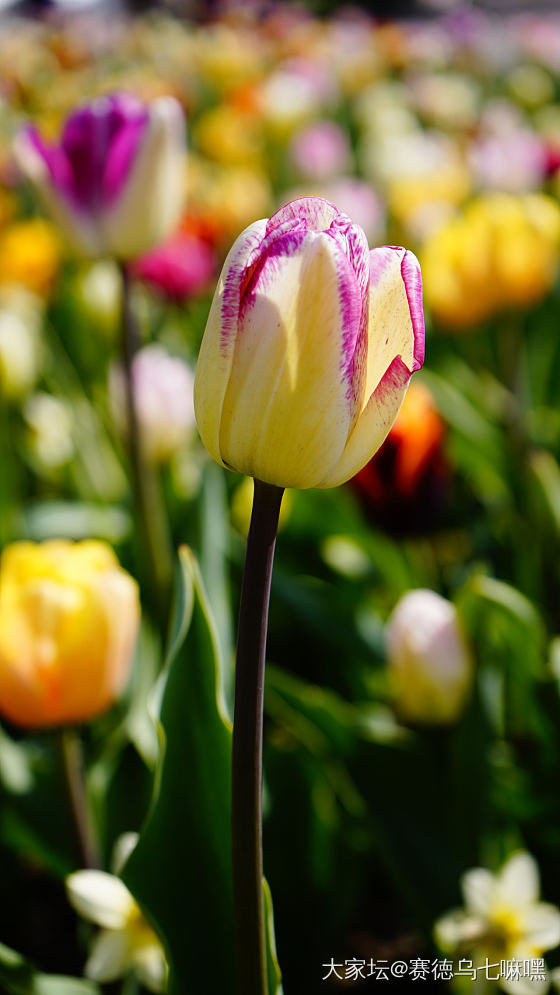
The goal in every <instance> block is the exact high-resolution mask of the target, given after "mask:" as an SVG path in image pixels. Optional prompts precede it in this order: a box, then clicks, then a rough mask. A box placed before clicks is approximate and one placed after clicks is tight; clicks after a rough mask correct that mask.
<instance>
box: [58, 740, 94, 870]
mask: <svg viewBox="0 0 560 995" xmlns="http://www.w3.org/2000/svg"><path fill="white" fill-rule="evenodd" d="M59 744H60V754H61V757H62V769H63V772H64V780H65V783H66V791H67V794H68V802H69V805H70V811H71V813H72V819H73V821H74V826H75V829H76V836H77V839H78V845H79V848H80V856H81V861H82V866H83V867H87V868H100V867H101V866H102V863H101V857H100V854H99V847H98V844H97V839H96V836H95V831H94V828H93V821H92V818H91V813H90V810H89V805H88V800H87V794H86V785H85V775H84V756H83V749H82V741H81V738H80V734H79V732H78V730H77V729H72V728H69V727H65V728H63V729H61V730H60V733H59Z"/></svg>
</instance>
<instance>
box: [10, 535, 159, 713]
mask: <svg viewBox="0 0 560 995" xmlns="http://www.w3.org/2000/svg"><path fill="white" fill-rule="evenodd" d="M139 618H140V606H139V598H138V588H137V585H136V583H135V581H134V580H133V579H132V577H130V576H129V575H128V574H127V573H126V572H125V571H124V570H122V569H121V567H120V566H119V563H118V561H117V559H116V557H115V555H114V553H113V551H112V550H111V549H110V547H109V546H107V545H106V544H105V543H102V542H97V541H86V542H78V543H72V542H68V541H66V540H50V541H48V542H44V543H39V544H37V543H31V542H19V543H14V544H13V545H11V546H9V547H7V548H6V549H5V550H4V552H3V554H2V559H1V561H0V712H2V713H3V714H4V715H5V716H6V718H7V719H9V720H10V721H11V722H14V723H15V724H16V725H20V726H24V727H35V728H44V727H49V726H57V725H61V724H65V723H75V722H81V721H83V720H85V719H91V718H94V717H95V716H97V715H99V714H100V713H102V712H104V711H105V710H106V709H108V708H109V706H110V705H111V704H112V703H113V702H114V701H115V700H116V699H117V698H118V697H119V696H120V694H121V692H122V690H123V688H124V686H125V684H126V682H127V680H128V677H129V674H130V669H131V664H132V657H133V650H134V645H135V641H136V635H137V631H138V625H139Z"/></svg>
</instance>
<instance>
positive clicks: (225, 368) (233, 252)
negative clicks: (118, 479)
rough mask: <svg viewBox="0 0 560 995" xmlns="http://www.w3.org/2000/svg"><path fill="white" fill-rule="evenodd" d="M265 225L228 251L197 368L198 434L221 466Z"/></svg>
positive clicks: (254, 228) (249, 231)
mask: <svg viewBox="0 0 560 995" xmlns="http://www.w3.org/2000/svg"><path fill="white" fill-rule="evenodd" d="M266 224H267V223H266V219H263V220H261V221H255V222H254V224H252V225H250V226H249V227H248V228H247V229H246V230H245V231H244V232H242V233H241V235H240V236H239V238H238V239H237V240H236V241H235V242H234V244H233V246H232V248H231V249H230V251H229V254H228V256H227V258H226V261H225V263H224V267H223V269H222V272H221V274H220V279H219V281H218V286H217V288H216V293H215V295H214V299H213V301H212V307H211V309H210V314H209V316H208V322H207V325H206V332H205V333H204V338H203V340H202V345H201V347H200V353H199V356H198V363H197V367H196V378H195V383H194V407H195V414H196V423H197V425H198V431H199V432H200V437H201V439H202V441H203V443H204V445H205V446H206V448H207V450H208V452H209V453H210V455H211V456H212V458H213V459H215V460H216V462H217V463H221V464H222V466H223V465H224V463H223V460H222V457H221V455H220V437H219V433H220V421H221V417H222V408H223V403H224V397H225V395H226V390H227V386H228V383H229V378H230V375H231V366H232V362H233V356H234V352H235V341H236V336H237V322H238V318H239V306H240V303H241V287H242V282H243V279H244V277H245V274H246V268H247V267H248V265H249V264H250V261H251V259H253V258H254V257H255V254H256V253H258V250H259V247H260V245H261V242H262V240H263V238H264V236H265V233H266ZM209 384H211V389H209Z"/></svg>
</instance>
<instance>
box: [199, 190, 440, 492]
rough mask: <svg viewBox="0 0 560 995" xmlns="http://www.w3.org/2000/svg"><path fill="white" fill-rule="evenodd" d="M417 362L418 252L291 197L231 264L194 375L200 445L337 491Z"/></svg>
mask: <svg viewBox="0 0 560 995" xmlns="http://www.w3.org/2000/svg"><path fill="white" fill-rule="evenodd" d="M423 358H424V320H423V314H422V286H421V279H420V269H419V266H418V262H417V260H416V258H415V256H414V255H413V254H412V253H410V252H407V251H406V250H405V249H401V248H395V247H394V246H389V247H383V248H378V249H373V250H371V251H370V250H369V249H368V245H367V240H366V237H365V235H364V233H363V231H362V229H361V228H359V226H358V225H356V224H354V223H353V222H352V221H351V220H350V219H349V218H348V217H346V215H344V214H341V213H340V212H339V211H338V210H337V209H336V207H334V206H333V205H332V204H329V203H328V201H325V200H322V199H321V198H318V197H308V198H302V199H301V200H297V201H293V202H292V203H291V204H288V205H286V206H285V207H283V208H282V209H281V210H280V211H278V213H277V214H275V215H274V216H273V217H272V218H270V220H268V221H267V220H263V221H256V222H255V223H254V224H252V225H250V227H249V228H248V229H246V231H245V232H243V234H242V235H240V237H239V238H238V240H237V241H236V242H235V244H234V246H233V248H232V250H231V252H230V254H229V256H228V257H227V259H226V262H225V265H224V269H223V271H222V274H221V277H220V280H219V283H218V288H217V290H216V294H215V297H214V301H213V304H212V308H211V311H210V315H209V318H208V324H207V326H206V331H205V334H204V339H203V342H202V346H201V350H200V356H199V360H198V366H197V371H196V379H195V414H196V418H197V423H198V427H199V430H200V434H201V436H202V441H203V442H204V444H205V446H206V448H207V449H208V451H209V453H210V454H211V456H213V457H214V459H215V460H217V462H218V463H221V464H222V465H223V466H227V467H229V468H230V469H233V470H236V471H237V472H239V473H244V474H246V475H247V476H252V477H256V478H257V479H259V480H262V481H264V482H265V483H270V484H275V485H277V486H279V487H298V488H308V487H335V486H337V485H338V484H341V483H343V482H344V481H345V480H348V479H349V478H350V477H352V476H353V475H354V474H355V473H357V472H358V470H360V469H361V468H362V466H364V464H365V463H367V461H368V460H369V459H370V458H371V457H372V455H373V453H374V452H375V451H376V450H377V449H378V448H379V446H380V445H381V443H382V442H383V440H384V439H385V436H386V435H387V433H388V431H389V429H390V428H391V425H392V423H393V421H394V419H395V417H396V415H397V412H398V410H399V408H400V405H401V403H402V400H403V397H404V395H405V392H406V388H407V386H408V383H409V380H410V376H411V374H412V372H413V371H414V370H416V369H418V368H419V367H420V366H421V365H422V362H423Z"/></svg>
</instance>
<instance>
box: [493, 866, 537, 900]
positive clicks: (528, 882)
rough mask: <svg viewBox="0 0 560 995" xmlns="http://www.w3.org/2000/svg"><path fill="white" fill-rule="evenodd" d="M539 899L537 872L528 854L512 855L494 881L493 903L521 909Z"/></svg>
mask: <svg viewBox="0 0 560 995" xmlns="http://www.w3.org/2000/svg"><path fill="white" fill-rule="evenodd" d="M538 897H539V871H538V867H537V864H536V862H535V861H534V860H533V858H532V857H531V856H530V854H528V853H514V854H513V856H512V857H510V858H509V860H508V861H507V863H506V864H504V866H503V868H502V870H501V871H500V873H499V875H498V877H497V880H496V897H495V901H496V902H498V903H499V904H500V905H501V906H504V907H506V908H512V909H522V908H525V907H526V906H528V905H531V904H533V903H534V902H536V901H537V899H538Z"/></svg>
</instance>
